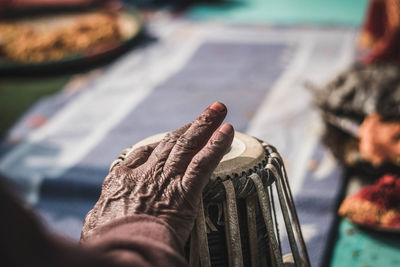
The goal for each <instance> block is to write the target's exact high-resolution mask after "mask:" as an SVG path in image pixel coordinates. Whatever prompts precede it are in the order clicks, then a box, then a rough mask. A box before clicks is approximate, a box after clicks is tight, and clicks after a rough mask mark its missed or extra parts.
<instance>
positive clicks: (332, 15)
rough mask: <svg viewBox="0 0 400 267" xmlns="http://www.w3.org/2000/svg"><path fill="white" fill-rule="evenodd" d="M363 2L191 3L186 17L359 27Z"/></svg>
mask: <svg viewBox="0 0 400 267" xmlns="http://www.w3.org/2000/svg"><path fill="white" fill-rule="evenodd" d="M367 3H368V0H236V1H232V0H231V1H226V2H224V3H223V4H218V5H216V4H199V5H195V6H194V7H192V8H191V9H190V10H189V12H188V16H189V17H190V18H193V19H206V20H220V21H226V22H232V23H268V24H279V25H297V24H312V25H335V26H337V25H339V26H342V25H343V26H359V25H360V24H361V22H362V20H363V17H364V13H365V10H366V7H367Z"/></svg>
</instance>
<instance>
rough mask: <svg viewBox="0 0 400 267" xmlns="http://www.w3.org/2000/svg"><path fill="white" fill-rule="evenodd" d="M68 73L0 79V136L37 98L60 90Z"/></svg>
mask: <svg viewBox="0 0 400 267" xmlns="http://www.w3.org/2000/svg"><path fill="white" fill-rule="evenodd" d="M69 78H70V75H63V76H54V77H47V78H46V77H40V78H25V77H13V78H1V79H0V114H1V115H0V138H2V137H4V135H5V133H6V132H7V131H8V129H9V128H10V127H11V126H12V125H13V124H14V123H15V122H16V120H17V119H18V118H19V117H20V116H21V115H23V113H24V112H25V111H26V110H27V109H28V108H29V107H30V106H31V105H32V104H34V103H35V102H36V101H37V100H38V99H40V98H41V97H43V96H48V95H51V94H53V93H55V92H57V91H58V90H60V89H61V88H62V87H63V86H64V85H65V84H66V83H67V82H68V80H69Z"/></svg>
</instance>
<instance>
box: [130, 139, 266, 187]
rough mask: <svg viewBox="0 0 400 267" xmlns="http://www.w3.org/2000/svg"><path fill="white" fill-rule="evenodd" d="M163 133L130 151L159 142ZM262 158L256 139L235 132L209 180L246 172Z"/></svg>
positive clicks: (140, 143)
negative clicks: (230, 143)
mask: <svg viewBox="0 0 400 267" xmlns="http://www.w3.org/2000/svg"><path fill="white" fill-rule="evenodd" d="M165 134H166V133H162V134H157V135H153V136H150V137H148V138H146V139H143V140H142V141H140V142H138V143H136V144H135V145H133V146H132V149H131V151H133V150H134V149H136V148H138V147H141V146H144V145H149V144H152V143H156V142H159V141H160V140H161V139H162V138H163V137H164V136H165ZM128 154H129V153H128ZM264 160H265V151H264V148H263V146H262V145H261V143H260V142H259V141H258V140H257V139H255V138H254V137H251V136H249V135H246V134H243V133H240V132H235V137H234V139H233V141H232V145H231V147H230V148H229V149H228V151H227V152H226V154H225V155H224V157H223V158H222V160H221V161H220V163H219V164H218V166H217V168H216V169H215V170H214V172H213V174H212V175H211V180H215V179H216V178H217V177H219V178H221V179H222V180H225V179H227V178H228V176H229V177H233V176H235V175H242V174H243V173H248V172H249V171H250V170H254V168H256V167H259V166H260V165H261V164H262V163H263V161H264Z"/></svg>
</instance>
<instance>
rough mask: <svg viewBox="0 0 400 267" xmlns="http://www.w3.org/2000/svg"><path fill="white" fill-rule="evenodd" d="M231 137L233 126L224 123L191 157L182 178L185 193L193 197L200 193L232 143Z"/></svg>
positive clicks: (232, 135)
mask: <svg viewBox="0 0 400 267" xmlns="http://www.w3.org/2000/svg"><path fill="white" fill-rule="evenodd" d="M233 137H234V130H233V127H232V125H230V124H229V123H226V124H224V125H222V126H221V127H220V128H219V129H218V131H216V132H215V133H214V134H213V136H212V137H211V139H210V140H209V141H208V143H207V145H206V146H205V147H204V148H203V149H202V150H200V152H199V153H197V154H196V155H195V156H194V157H193V159H192V161H191V162H190V164H189V166H188V168H187V170H186V172H185V175H184V176H183V178H182V187H183V190H185V192H187V194H189V195H192V196H193V197H198V196H200V195H201V192H202V191H203V188H204V186H205V185H206V184H207V182H208V180H209V178H210V176H211V174H212V172H213V171H214V170H215V168H216V167H217V166H218V164H219V162H220V161H221V159H222V157H223V156H224V154H225V152H226V151H227V150H228V148H229V147H230V145H231V144H232V140H233Z"/></svg>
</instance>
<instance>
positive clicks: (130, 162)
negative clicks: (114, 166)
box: [121, 142, 160, 168]
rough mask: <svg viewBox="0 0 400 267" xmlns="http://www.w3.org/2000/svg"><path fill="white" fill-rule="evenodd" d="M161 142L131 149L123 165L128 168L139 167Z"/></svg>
mask: <svg viewBox="0 0 400 267" xmlns="http://www.w3.org/2000/svg"><path fill="white" fill-rule="evenodd" d="M159 143H160V142H157V143H153V144H149V145H145V146H141V147H138V148H136V149H135V150H133V151H129V152H128V154H127V155H126V158H125V159H124V161H123V162H122V163H121V165H123V166H126V167H128V168H137V167H139V166H140V165H142V164H143V163H145V162H146V161H147V159H148V158H149V156H150V155H151V153H152V152H153V150H154V149H155V148H156V147H157V146H158V144H159Z"/></svg>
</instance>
